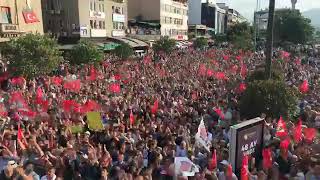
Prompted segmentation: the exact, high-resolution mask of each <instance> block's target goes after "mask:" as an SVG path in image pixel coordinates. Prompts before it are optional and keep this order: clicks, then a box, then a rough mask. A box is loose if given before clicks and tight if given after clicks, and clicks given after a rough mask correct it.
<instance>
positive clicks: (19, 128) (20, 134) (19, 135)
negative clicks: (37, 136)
mask: <svg viewBox="0 0 320 180" xmlns="http://www.w3.org/2000/svg"><path fill="white" fill-rule="evenodd" d="M22 138H23V132H22V129H21V127H20V124H18V133H17V139H18V140H19V141H21V140H22Z"/></svg>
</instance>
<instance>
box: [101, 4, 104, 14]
mask: <svg viewBox="0 0 320 180" xmlns="http://www.w3.org/2000/svg"><path fill="white" fill-rule="evenodd" d="M101 6H102V12H104V4H102V5H101Z"/></svg>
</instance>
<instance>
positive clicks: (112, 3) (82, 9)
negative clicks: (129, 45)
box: [42, 0, 127, 39]
mask: <svg viewBox="0 0 320 180" xmlns="http://www.w3.org/2000/svg"><path fill="white" fill-rule="evenodd" d="M42 5H43V6H42V8H43V19H44V22H45V24H44V32H45V33H49V34H52V35H53V36H55V37H59V38H66V39H79V38H105V37H113V36H114V37H118V36H125V30H126V27H127V0H67V1H66V0H42Z"/></svg>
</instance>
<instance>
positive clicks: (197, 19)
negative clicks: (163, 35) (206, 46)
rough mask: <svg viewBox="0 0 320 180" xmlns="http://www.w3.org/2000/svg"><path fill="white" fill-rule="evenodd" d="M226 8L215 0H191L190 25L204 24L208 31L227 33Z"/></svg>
mask: <svg viewBox="0 0 320 180" xmlns="http://www.w3.org/2000/svg"><path fill="white" fill-rule="evenodd" d="M225 20H226V10H224V9H222V8H220V7H219V6H218V5H217V3H216V2H215V0H189V22H188V23H189V25H190V26H194V25H204V26H206V29H207V31H208V32H210V31H212V32H213V33H215V34H221V33H225V24H226V22H225Z"/></svg>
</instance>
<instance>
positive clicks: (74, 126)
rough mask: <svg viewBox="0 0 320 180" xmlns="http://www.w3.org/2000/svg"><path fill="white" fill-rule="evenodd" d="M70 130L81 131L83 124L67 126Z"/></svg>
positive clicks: (73, 131)
mask: <svg viewBox="0 0 320 180" xmlns="http://www.w3.org/2000/svg"><path fill="white" fill-rule="evenodd" d="M69 128H70V131H71V133H72V134H77V133H82V132H83V126H82V125H72V126H69Z"/></svg>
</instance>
